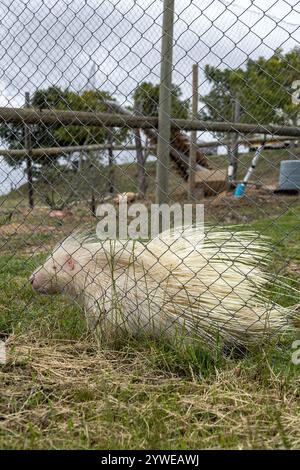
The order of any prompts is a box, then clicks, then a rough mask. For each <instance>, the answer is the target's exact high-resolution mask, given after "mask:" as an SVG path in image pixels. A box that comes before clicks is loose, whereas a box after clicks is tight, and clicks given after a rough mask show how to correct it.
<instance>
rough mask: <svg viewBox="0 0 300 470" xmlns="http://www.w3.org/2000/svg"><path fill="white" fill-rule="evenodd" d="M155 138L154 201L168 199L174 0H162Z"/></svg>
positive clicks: (158, 201) (160, 202) (158, 202)
mask: <svg viewBox="0 0 300 470" xmlns="http://www.w3.org/2000/svg"><path fill="white" fill-rule="evenodd" d="M163 9H164V10H163V25H162V44H161V64H160V88H159V111H158V138H157V169H156V203H157V204H162V203H165V202H167V201H168V190H169V185H168V180H169V159H170V155H169V153H170V151H169V147H170V135H171V123H170V118H171V86H172V57H173V54H172V53H173V28H174V0H164V6H163Z"/></svg>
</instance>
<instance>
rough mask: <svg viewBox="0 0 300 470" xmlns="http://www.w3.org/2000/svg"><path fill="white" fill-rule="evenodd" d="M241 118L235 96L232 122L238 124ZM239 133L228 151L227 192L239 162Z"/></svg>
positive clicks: (235, 134) (237, 98)
mask: <svg viewBox="0 0 300 470" xmlns="http://www.w3.org/2000/svg"><path fill="white" fill-rule="evenodd" d="M240 118H241V105H240V100H239V96H238V95H237V96H236V97H235V100H234V122H235V123H239V121H240ZM239 136H240V134H239V132H235V133H234V137H233V140H232V147H231V151H230V162H229V167H228V175H227V191H230V189H231V187H232V183H234V182H235V181H236V179H237V169H238V160H239Z"/></svg>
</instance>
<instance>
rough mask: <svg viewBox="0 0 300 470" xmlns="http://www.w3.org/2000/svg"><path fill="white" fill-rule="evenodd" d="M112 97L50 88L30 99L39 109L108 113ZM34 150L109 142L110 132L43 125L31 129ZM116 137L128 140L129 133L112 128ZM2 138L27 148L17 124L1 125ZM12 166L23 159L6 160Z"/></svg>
mask: <svg viewBox="0 0 300 470" xmlns="http://www.w3.org/2000/svg"><path fill="white" fill-rule="evenodd" d="M112 99H113V98H112V97H111V95H110V94H109V93H107V92H105V91H100V90H84V91H83V92H81V93H77V92H74V91H70V90H68V89H65V90H62V89H61V88H59V87H57V86H51V87H49V88H47V89H45V90H37V91H36V92H35V93H34V95H33V96H32V99H31V106H32V107H33V108H37V109H58V110H73V111H95V112H105V111H107V106H106V103H105V101H106V100H112ZM30 130H31V139H32V147H33V148H40V147H43V148H45V147H57V146H62V147H63V146H70V145H84V144H101V143H104V142H106V141H107V139H108V134H109V130H108V129H107V128H105V127H104V126H103V127H91V126H63V125H61V124H59V123H57V124H52V125H51V126H49V125H47V124H43V123H38V124H36V125H32V126H30ZM111 132H113V134H114V138H115V139H117V140H118V141H122V140H123V139H124V138H125V137H126V134H127V132H126V130H125V131H124V130H121V131H119V130H115V129H111ZM0 138H2V140H4V141H5V143H6V144H7V145H8V146H9V148H11V149H16V148H23V147H24V126H23V125H19V124H18V125H15V124H13V125H12V124H2V125H1V126H0ZM59 157H60V155H58V156H57V157H53V156H51V157H49V156H48V155H47V154H45V155H44V156H42V157H36V158H35V162H38V163H41V164H50V163H52V162H54V161H55V160H57V159H58V158H59ZM6 161H7V162H8V163H9V164H10V165H11V166H18V165H21V163H22V162H23V161H24V159H20V158H18V159H17V160H15V159H13V158H12V157H6Z"/></svg>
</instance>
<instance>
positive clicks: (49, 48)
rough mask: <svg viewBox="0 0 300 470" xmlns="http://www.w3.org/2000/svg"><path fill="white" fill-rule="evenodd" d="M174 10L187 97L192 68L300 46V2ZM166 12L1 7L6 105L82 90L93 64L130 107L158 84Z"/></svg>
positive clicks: (142, 0)
mask: <svg viewBox="0 0 300 470" xmlns="http://www.w3.org/2000/svg"><path fill="white" fill-rule="evenodd" d="M175 6H176V13H175V28H174V39H175V45H174V74H173V81H174V82H175V83H177V84H179V85H181V86H182V88H183V91H184V93H185V96H189V95H190V94H191V92H190V71H191V66H192V64H193V63H194V62H199V64H200V67H201V68H203V67H204V65H205V64H207V63H209V64H214V65H219V66H222V67H232V68H236V67H239V66H242V65H243V64H244V63H245V61H246V60H247V58H248V57H253V58H255V57H258V56H259V55H264V56H270V55H271V54H272V53H273V51H274V50H275V49H276V48H278V47H282V48H283V49H284V50H288V49H291V48H292V47H294V46H295V45H297V44H299V42H300V28H299V27H298V25H300V4H299V2H298V1H295V0H292V1H289V2H287V1H286V0H279V1H278V0H261V1H254V2H251V1H250V0H244V1H243V0H237V1H233V2H232V1H225V0H215V1H212V0H193V1H190V0H175ZM162 10H163V2H162V1H161V0H103V1H102V2H100V1H99V0H47V2H44V1H40V0H1V5H0V21H1V28H0V93H1V101H0V103H1V104H2V105H7V104H10V105H16V104H21V103H22V102H23V96H24V92H25V91H27V90H29V91H31V92H33V91H34V90H35V89H36V88H39V87H47V86H49V85H53V84H58V85H61V86H69V87H71V88H72V89H75V90H80V89H83V88H84V87H85V86H86V85H87V81H88V77H89V75H90V71H91V68H92V64H93V63H95V64H96V65H95V67H94V68H93V71H95V72H96V73H95V78H94V80H93V81H92V83H93V84H95V85H96V86H97V87H101V88H103V89H106V90H108V91H110V92H111V93H113V94H115V95H117V96H118V98H119V99H120V101H122V102H124V101H125V100H128V99H130V95H131V93H132V91H133V89H134V88H135V87H136V85H137V84H138V83H140V82H141V81H143V80H151V81H154V82H157V81H158V79H159V64H160V53H159V51H160V39H161V21H162ZM202 79H203V77H202ZM206 90H207V84H202V92H204V93H205V91H206Z"/></svg>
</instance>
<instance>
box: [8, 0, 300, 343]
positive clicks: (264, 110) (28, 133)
mask: <svg viewBox="0 0 300 470" xmlns="http://www.w3.org/2000/svg"><path fill="white" fill-rule="evenodd" d="M0 19H1V31H0V35H1V36H0V37H1V41H0V63H1V72H0V87H1V95H0V96H1V98H0V106H1V107H0V121H1V123H0V137H1V144H0V147H1V148H0V155H1V157H0V158H1V160H0V181H1V188H0V191H1V194H0V198H1V209H0V214H1V219H0V220H1V226H0V237H1V250H2V252H3V254H4V255H7V254H9V257H11V258H13V257H14V256H20V255H22V256H24V255H26V256H24V258H23V262H24V263H26V264H28V267H30V266H32V264H36V262H37V261H36V254H39V253H40V252H42V253H45V254H46V253H49V252H50V251H51V249H52V248H53V247H54V246H55V244H56V243H58V247H67V246H68V245H67V244H62V243H61V240H63V239H64V238H65V237H66V236H68V235H69V234H70V233H74V232H76V233H77V232H78V231H80V232H84V233H87V232H89V233H90V238H89V240H90V242H89V243H90V244H89V245H88V248H87V249H88V250H92V253H91V256H90V258H91V257H94V259H95V260H97V259H98V257H99V259H101V260H102V261H101V262H102V263H104V265H102V266H101V263H100V264H99V265H97V269H98V271H95V269H96V268H95V267H94V268H93V269H92V268H91V266H90V264H89V263H90V259H89V258H85V263H83V265H82V269H81V271H82V279H84V282H83V281H82V282H83V284H82V290H84V291H85V292H86V302H85V308H86V311H87V312H88V311H91V312H92V313H91V315H90V316H91V317H93V321H92V323H93V328H96V326H97V327H98V326H99V325H100V327H101V328H102V329H103V328H104V329H105V328H107V329H108V330H110V329H111V328H112V327H113V324H115V325H116V324H118V328H120V329H121V330H122V329H125V330H126V329H129V330H130V329H133V330H136V329H137V328H136V325H139V326H140V327H141V329H142V330H151V331H152V332H154V333H155V334H157V331H156V330H157V328H158V325H160V327H161V330H162V331H161V333H162V334H163V333H166V334H167V335H168V331H172V335H173V332H174V324H175V323H176V324H177V325H179V326H180V327H182V328H183V330H184V332H185V334H186V335H193V334H194V333H195V334H196V335H198V334H199V336H200V337H202V339H204V340H205V341H207V342H211V341H212V338H214V339H216V336H218V334H219V333H220V331H219V330H221V332H222V331H223V332H224V331H225V332H226V334H224V337H226V338H227V339H228V340H229V339H230V338H231V337H232V340H233V342H234V341H236V340H237V336H238V333H237V332H239V334H240V335H241V334H242V333H241V331H242V332H243V334H244V338H242V339H241V340H240V345H242V344H244V343H247V341H248V337H249V338H250V337H251V334H252V332H253V331H255V330H256V329H257V328H258V327H257V326H256V325H257V324H259V323H261V324H262V325H261V329H263V323H266V319H265V312H264V311H263V310H262V309H257V310H256V309H255V308H254V305H255V300H254V299H256V298H257V299H259V297H260V295H261V285H260V284H259V283H258V285H257V286H256V287H254V286H253V287H251V283H252V282H253V278H254V277H255V275H256V274H255V273H256V272H257V271H256V270H257V269H258V268H260V266H262V269H265V266H264V262H265V260H268V259H269V253H268V252H267V250H266V251H264V249H262V251H261V252H260V251H259V250H260V247H259V246H258V245H257V242H258V241H259V240H260V239H261V235H263V234H264V233H262V232H264V231H266V232H267V233H268V234H272V233H273V229H274V233H276V237H275V238H274V239H273V246H274V249H275V251H276V257H277V262H276V263H274V262H273V264H272V266H273V268H272V269H273V276H272V277H270V278H268V279H270V280H273V281H274V282H277V283H279V284H280V283H281V289H283V284H282V282H283V281H281V274H283V273H286V271H287V268H289V266H290V264H291V263H292V264H293V263H294V261H295V260H294V259H289V258H288V257H287V256H286V254H284V255H283V254H282V253H285V252H284V251H282V249H281V247H282V245H283V244H284V243H289V240H290V239H291V237H292V236H293V233H296V232H297V230H298V229H299V210H297V207H299V199H298V192H299V189H300V188H299V185H300V183H299V181H298V183H297V178H296V177H297V174H296V172H297V171H298V172H299V170H297V165H296V164H297V160H299V152H298V144H299V140H298V139H299V136H300V129H299V127H298V120H299V117H298V114H299V93H298V89H299V88H300V87H299V83H300V49H299V44H300V28H299V26H298V25H300V11H299V4H298V2H296V1H294V2H286V1H283V0H279V1H275V0H270V1H269V2H259V1H250V0H249V1H247V2H238V1H237V2H235V1H225V0H217V1H207V0H203V1H201V2H198V1H189V0H176V1H175V2H174V1H173V0H164V1H161V0H146V1H145V0H143V1H140V0H132V1H125V0H119V1H115V0H111V1H110V0H105V1H103V2H101V4H99V2H97V1H96V0H87V1H81V0H68V1H64V0H57V1H50V2H47V4H46V3H45V2H41V1H38V0H22V1H21V0H14V1H13V2H11V1H8V0H4V1H3V2H2V3H1V6H0ZM261 145H263V149H262V152H261V154H260V155H258V157H257V161H256V162H254V161H253V160H252V158H253V156H254V153H251V151H252V150H256V151H257V148H258V147H259V146H261ZM285 160H290V161H294V165H295V166H294V168H295V170H294V172H293V173H291V174H289V175H288V176H287V177H286V178H285V185H284V187H281V186H280V184H279V170H280V163H281V162H282V161H285ZM251 161H252V163H251ZM251 166H252V170H251V171H250V173H249V174H251V179H250V180H247V178H245V175H246V172H247V170H249V167H251ZM251 172H252V173H251ZM299 180H300V176H299ZM297 185H298V186H297ZM238 188H240V189H241V190H242V197H236V196H237V191H238ZM274 190H280V191H281V192H280V193H279V194H281V195H278V194H276V193H274ZM124 193H125V194H126V196H127V199H128V205H129V207H130V204H132V203H133V202H139V203H140V204H145V205H146V207H147V208H148V209H150V206H151V203H154V202H156V203H157V204H160V203H164V202H167V203H169V204H170V205H171V204H172V203H178V202H179V203H180V204H181V205H182V206H184V204H194V205H195V204H199V203H201V204H204V208H205V217H206V220H207V221H208V222H209V224H208V227H207V229H206V230H207V234H206V241H207V243H208V245H207V250H208V251H207V253H210V255H209V256H210V257H209V256H208V258H207V259H206V262H205V263H203V262H202V261H201V262H200V261H199V266H198V269H196V272H192V268H191V266H190V265H189V263H190V262H192V261H190V258H189V256H190V255H191V252H189V251H188V249H189V246H190V247H191V251H194V252H196V253H197V255H198V256H199V260H200V258H201V257H203V256H205V253H206V251H205V250H204V251H203V252H201V250H200V249H199V247H198V245H197V244H196V241H195V239H194V238H193V236H192V235H191V232H187V233H186V234H185V233H183V234H182V239H184V238H186V239H185V240H184V241H182V244H183V245H184V246H185V250H186V251H185V252H184V250H182V252H180V250H179V252H178V251H177V250H178V248H177V245H176V243H177V242H178V241H176V240H175V239H171V238H166V239H165V240H164V239H162V240H161V241H160V242H159V243H160V245H157V249H158V252H157V253H150V255H149V253H147V252H148V251H151V243H150V245H149V244H144V245H142V247H141V246H140V245H141V243H140V242H136V244H134V243H133V244H132V243H131V242H130V243H129V244H126V243H125V244H124V243H119V244H116V245H115V248H114V250H115V251H114V253H113V255H109V250H108V248H107V247H108V245H105V243H104V244H103V243H102V242H98V244H99V252H100V251H101V250H102V251H101V252H102V255H101V256H100V255H99V253H98V252H97V253H96V252H94V251H93V250H94V245H92V244H91V240H92V239H94V238H93V237H94V236H95V230H96V224H97V222H98V219H97V217H96V211H97V207H98V206H100V205H101V204H104V203H112V204H113V205H114V207H115V209H116V212H118V208H119V206H120V201H121V198H122V194H124ZM284 214H288V215H289V217H293V218H294V221H295V223H294V224H293V226H292V228H289V233H286V232H280V231H281V230H282V228H281V227H282V225H281V222H280V221H281V220H282V219H281V218H282V216H283V215H284ZM257 219H264V220H267V221H268V223H267V224H266V223H265V224H264V225H263V224H261V226H262V227H263V228H261V229H260V232H259V231H258V232H255V233H253V234H252V236H251V237H252V238H251V239H248V238H247V237H248V235H247V232H246V231H245V235H244V236H242V235H241V234H240V231H241V230H242V229H245V228H247V227H250V226H251V225H252V226H253V227H254V226H256V225H257V224H256V225H255V221H256V220H257ZM231 225H235V226H236V225H238V227H231ZM242 225H243V226H244V227H243V228H242V229H241V228H240V227H241V226H242ZM228 226H230V228H228ZM226 227H227V235H224V233H225V232H224V230H225V229H226ZM250 228H251V227H250ZM221 229H222V230H223V232H222V233H223V235H220V230H221ZM91 234H93V237H92V238H91ZM214 234H215V235H214ZM76 237H77V238H78V235H76ZM189 237H190V238H189ZM213 237H215V242H214V238H213ZM226 237H227V238H226ZM78 240H79V241H78ZM78 240H77V242H76V241H75V242H74V243H75V245H76V243H77V245H76V246H77V248H76V249H74V250H73V252H72V253H69V254H70V255H72V254H73V255H74V256H75V255H76V252H77V251H78V252H80V250H82V249H84V247H85V246H86V245H84V243H86V240H85V239H84V238H80V237H79V238H78ZM84 240H85V241H84ZM74 243H73V245H72V249H73V248H74ZM213 243H215V251H214V255H212V254H211V253H212V252H211V251H209V250H211V245H210V244H213ZM163 245H165V249H163V248H162V246H163ZM262 245H263V242H262ZM109 246H110V247H111V245H109ZM153 246H155V245H153ZM224 247H225V248H224ZM223 248H224V249H223ZM198 249H199V253H198ZM226 249H227V250H228V253H225V254H224V253H223V252H224V250H226ZM57 250H58V249H57ZM128 250H129V251H130V250H131V255H130V256H129V254H128ZM135 250H137V251H135ZM65 251H68V250H67V248H65ZM183 252H184V253H185V255H183ZM166 253H167V254H169V258H170V259H172V260H173V262H175V264H176V256H177V258H178V260H177V265H176V268H174V266H173V265H172V262H171V261H170V262H169V261H168V260H167V258H166ZM258 253H260V257H259V256H258ZM194 254H195V253H194ZM247 254H248V255H249V256H248V258H247V259H246V258H245V256H246V255H247ZM104 255H105V256H108V257H110V260H109V262H108V261H107V263H106V262H105V257H103V256H104ZM251 255H252V256H253V258H252V262H253V264H252V265H251V263H250V257H251ZM9 257H8V258H7V262H9ZM75 257H76V256H75ZM143 257H144V258H143ZM174 257H175V258H174ZM214 257H217V258H218V257H219V258H218V260H219V264H217V263H216V262H215V261H214ZM114 258H116V260H117V261H116V264H114ZM125 258H126V259H127V265H126V267H125V264H126V263H125V262H124V259H125ZM194 258H195V257H194ZM259 258H260V259H259ZM50 259H51V257H50ZM52 259H53V260H54V261H55V262H57V260H56V258H55V252H54V254H53V255H52ZM146 259H147V260H148V261H149V259H151V260H152V261H151V262H150V264H149V263H148V264H147V263H146V264H144V261H143V260H146ZM174 259H175V261H174ZM168 262H169V264H168ZM193 262H194V261H193ZM243 262H245V263H246V264H247V263H248V268H249V269H248V271H247V270H246V271H245V269H244V268H243ZM95 263H96V264H97V262H96V261H95ZM118 263H119V264H118ZM122 263H123V264H122ZM124 263H125V264H124ZM249 263H250V265H249ZM141 265H142V266H143V267H142V268H141ZM220 265H221V267H220ZM108 267H109V269H110V271H109V269H108ZM166 267H167V269H166ZM54 268H55V270H56V271H55V276H56V278H57V277H59V275H60V274H61V275H62V274H63V273H64V272H65V268H64V266H57V265H56V266H54ZM202 271H203V277H202V273H201V272H202ZM178 272H180V275H177V273H178ZM233 272H235V275H236V279H235V281H234V280H233V279H232V277H231V278H230V276H233ZM288 272H289V273H290V271H288ZM59 273H60V274H59ZM109 273H110V274H109ZM50 274H51V275H52V274H53V273H50ZM50 274H49V276H50ZM76 275H77V273H76ZM257 275H258V274H257ZM101 276H102V277H101ZM209 276H211V279H210V278H209ZM100 279H101V280H102V281H103V282H104V285H101V282H102V281H101V282H100ZM187 279H188V280H187ZM195 279H196V280H197V282H199V294H198V297H197V296H196V297H195V293H194V291H193V293H192V294H191V291H190V290H189V285H194V284H195ZM48 282H50V281H49V279H48ZM51 282H54V281H51ZM72 282H73V278H72V277H71V279H69V282H68V283H70V284H71V285H72ZM244 282H247V286H248V287H247V288H248V290H249V289H250V290H251V292H252V291H253V292H252V293H253V295H252V298H251V296H249V295H248V294H249V292H248V293H247V292H245V291H244V287H243V286H244V284H243V283H244ZM68 283H65V285H64V287H65V289H67V287H68V286H67V284H68ZM147 283H149V285H148V284H147ZM23 288H24V286H22V289H23ZM76 289H77V290H76V292H75V299H76V300H78V301H79V299H80V298H81V297H82V290H81V291H80V289H79V290H78V288H76ZM274 289H275V288H274ZM276 289H277V288H276ZM73 290H74V289H73ZM162 291H164V292H162ZM183 292H184V294H182V293H183ZM17 295H21V289H20V291H19V292H16V296H17ZM234 295H236V297H234V302H237V303H238V305H235V306H234V308H233V304H232V303H230V301H229V300H228V299H231V301H232V302H233V296H234ZM282 295H283V294H278V293H277V294H276V292H275V293H274V292H273V297H272V296H271V294H270V293H269V294H268V296H267V297H266V303H268V302H269V307H268V308H269V309H271V307H270V306H271V305H273V309H274V310H276V309H279V311H280V312H281V307H280V306H279V305H278V304H277V303H276V299H277V298H279V302H280V296H282ZM73 297H74V295H73ZM289 297H290V298H292V299H293V300H294V303H296V299H297V293H296V290H293V289H292V287H290V292H289ZM207 299H210V302H208V300H207ZM238 299H239V300H238ZM267 299H269V300H268V301H267ZM32 301H33V299H31V300H30V302H32ZM248 301H249V305H247V302H248ZM257 301H258V300H257ZM205 302H207V308H206V306H205ZM258 302H259V301H258ZM194 304H197V305H199V311H198V313H197V312H196V310H195V309H194V310H193V305H194ZM146 305H147V308H148V310H149V311H148V313H147V314H146V313H145V311H146ZM246 308H247V315H249V312H250V310H251V309H252V310H253V315H252V321H251V322H249V325H248V327H245V325H244V323H243V315H246V313H245V311H246V310H245V309H246ZM120 310H122V315H120ZM95 312H96V313H97V312H98V318H96V319H95ZM166 312H167V313H166ZM170 312H171V313H170ZM279 315H281V313H279ZM96 317H97V315H96ZM285 320H286V321H285ZM110 323H112V324H110ZM239 323H240V324H241V326H240V330H239V326H238V325H239ZM285 323H287V319H283V318H281V321H279V322H278V325H277V324H276V325H277V326H276V325H275V326H276V328H275V327H274V328H275V330H277V329H279V330H280V329H281V328H284V326H285ZM147 325H152V326H147ZM154 330H155V331H154ZM199 332H200V333H199ZM221 336H222V334H221ZM249 342H251V338H250V339H249Z"/></svg>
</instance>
